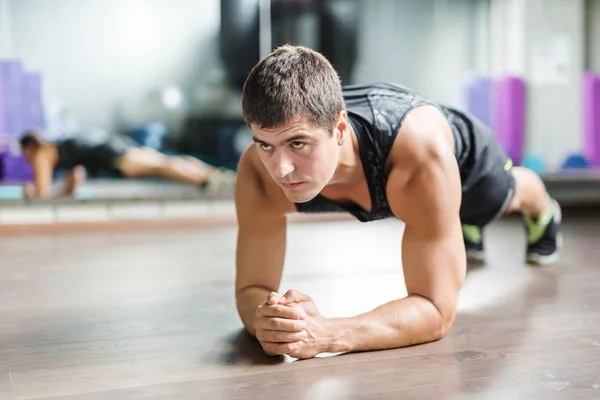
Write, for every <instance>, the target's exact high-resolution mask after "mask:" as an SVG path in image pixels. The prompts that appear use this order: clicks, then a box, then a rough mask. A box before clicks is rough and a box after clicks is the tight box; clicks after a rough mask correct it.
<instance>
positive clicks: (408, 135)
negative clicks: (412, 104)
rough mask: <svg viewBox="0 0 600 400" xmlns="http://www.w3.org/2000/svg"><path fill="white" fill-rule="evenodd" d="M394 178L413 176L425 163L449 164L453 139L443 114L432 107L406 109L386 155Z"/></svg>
mask: <svg viewBox="0 0 600 400" xmlns="http://www.w3.org/2000/svg"><path fill="white" fill-rule="evenodd" d="M388 160H389V162H388V166H389V169H390V170H395V171H396V174H395V175H396V177H398V178H400V177H401V178H403V179H406V180H407V181H408V180H409V179H410V177H411V176H413V175H414V174H415V173H416V172H417V171H418V170H419V168H422V167H423V166H424V165H426V164H436V163H439V162H441V163H442V164H447V163H452V162H453V161H454V139H453V136H452V131H451V128H450V125H449V124H448V121H447V120H446V117H445V116H444V115H443V114H442V112H441V111H440V110H439V109H438V108H436V107H434V106H429V105H425V106H420V107H417V108H415V109H414V110H412V111H410V112H409V113H408V114H407V116H406V118H405V120H404V122H403V123H402V127H401V128H400V131H399V132H398V136H397V137H396V140H395V141H394V145H393V147H392V150H391V152H390V155H389V158H388Z"/></svg>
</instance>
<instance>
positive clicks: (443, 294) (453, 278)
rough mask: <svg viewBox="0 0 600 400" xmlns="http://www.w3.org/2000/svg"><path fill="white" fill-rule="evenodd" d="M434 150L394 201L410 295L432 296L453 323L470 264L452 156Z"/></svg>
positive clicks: (393, 196) (395, 192) (398, 190)
mask: <svg viewBox="0 0 600 400" xmlns="http://www.w3.org/2000/svg"><path fill="white" fill-rule="evenodd" d="M439 150H440V151H439V152H436V151H435V148H434V151H433V154H432V156H431V157H430V159H428V160H426V161H425V162H423V163H421V164H420V165H419V166H418V167H417V168H416V169H415V171H414V173H413V175H412V176H411V178H410V179H409V180H408V182H407V183H406V184H403V185H402V187H398V188H395V190H394V188H393V185H394V184H393V176H392V175H390V181H391V184H390V188H389V192H390V197H391V199H390V204H392V207H393V208H394V209H395V210H396V212H397V215H398V217H399V218H400V219H402V220H403V221H404V222H405V225H406V226H405V231H404V236H403V241H402V264H403V270H404V276H405V282H406V288H407V291H408V294H409V295H419V296H422V297H425V298H427V299H428V300H430V301H431V302H432V303H433V304H434V305H435V306H436V307H437V309H438V310H439V311H440V314H442V316H443V317H444V319H445V320H446V321H448V322H451V320H452V319H453V317H454V313H455V309H456V303H457V301H458V291H459V289H460V286H461V285H462V282H463V279H464V273H465V268H466V265H465V264H466V261H465V254H464V252H465V251H464V245H463V240H462V229H461V224H460V217H459V210H460V202H461V186H460V176H459V172H458V167H457V165H456V162H455V160H454V158H453V154H452V152H451V151H448V149H444V148H443V147H442V148H440V149H439Z"/></svg>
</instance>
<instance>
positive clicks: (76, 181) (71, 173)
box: [62, 165, 85, 196]
mask: <svg viewBox="0 0 600 400" xmlns="http://www.w3.org/2000/svg"><path fill="white" fill-rule="evenodd" d="M84 180H85V168H83V167H82V166H80V165H78V166H76V167H75V168H71V169H70V170H68V171H67V172H66V173H65V179H64V181H65V182H64V188H63V192H62V194H63V195H67V196H72V195H74V194H75V190H77V187H78V186H80V185H81V184H82V183H83V181H84Z"/></svg>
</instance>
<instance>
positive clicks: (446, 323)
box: [434, 307, 456, 340]
mask: <svg viewBox="0 0 600 400" xmlns="http://www.w3.org/2000/svg"><path fill="white" fill-rule="evenodd" d="M436 308H437V309H438V312H439V324H438V326H437V329H436V332H435V335H434V336H435V340H440V339H443V338H444V337H445V336H446V335H447V334H448V333H449V332H450V331H451V330H452V326H453V325H454V320H455V319H456V309H453V308H452V309H448V308H446V309H443V308H440V307H436Z"/></svg>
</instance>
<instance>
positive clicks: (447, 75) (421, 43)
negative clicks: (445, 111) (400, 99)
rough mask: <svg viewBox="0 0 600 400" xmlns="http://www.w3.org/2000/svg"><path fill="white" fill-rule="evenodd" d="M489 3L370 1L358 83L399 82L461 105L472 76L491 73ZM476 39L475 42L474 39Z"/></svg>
mask: <svg viewBox="0 0 600 400" xmlns="http://www.w3.org/2000/svg"><path fill="white" fill-rule="evenodd" d="M488 2H489V1H488V0H402V1H395V0H366V1H364V2H363V5H362V7H363V10H362V13H361V15H362V19H361V36H360V39H359V60H358V64H357V66H356V70H355V76H354V79H355V81H356V82H361V83H366V82H372V81H395V82H398V83H400V84H403V85H406V86H408V87H411V88H412V89H415V90H417V91H419V92H420V93H422V94H423V95H426V96H428V97H430V98H432V99H433V100H436V101H439V102H443V103H447V104H459V103H460V98H461V97H460V88H461V85H462V83H463V81H464V80H465V79H466V76H467V74H468V73H470V72H471V71H475V70H477V71H478V72H483V73H486V72H487V70H488V68H489V65H488V62H487V47H488V46H489V44H488V41H487V40H486V39H487V38H486V37H482V36H480V35H486V34H487V30H486V27H485V23H481V22H480V21H481V18H483V19H485V18H486V17H487V15H486V13H485V10H486V8H487V3H488ZM473 36H475V37H473Z"/></svg>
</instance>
